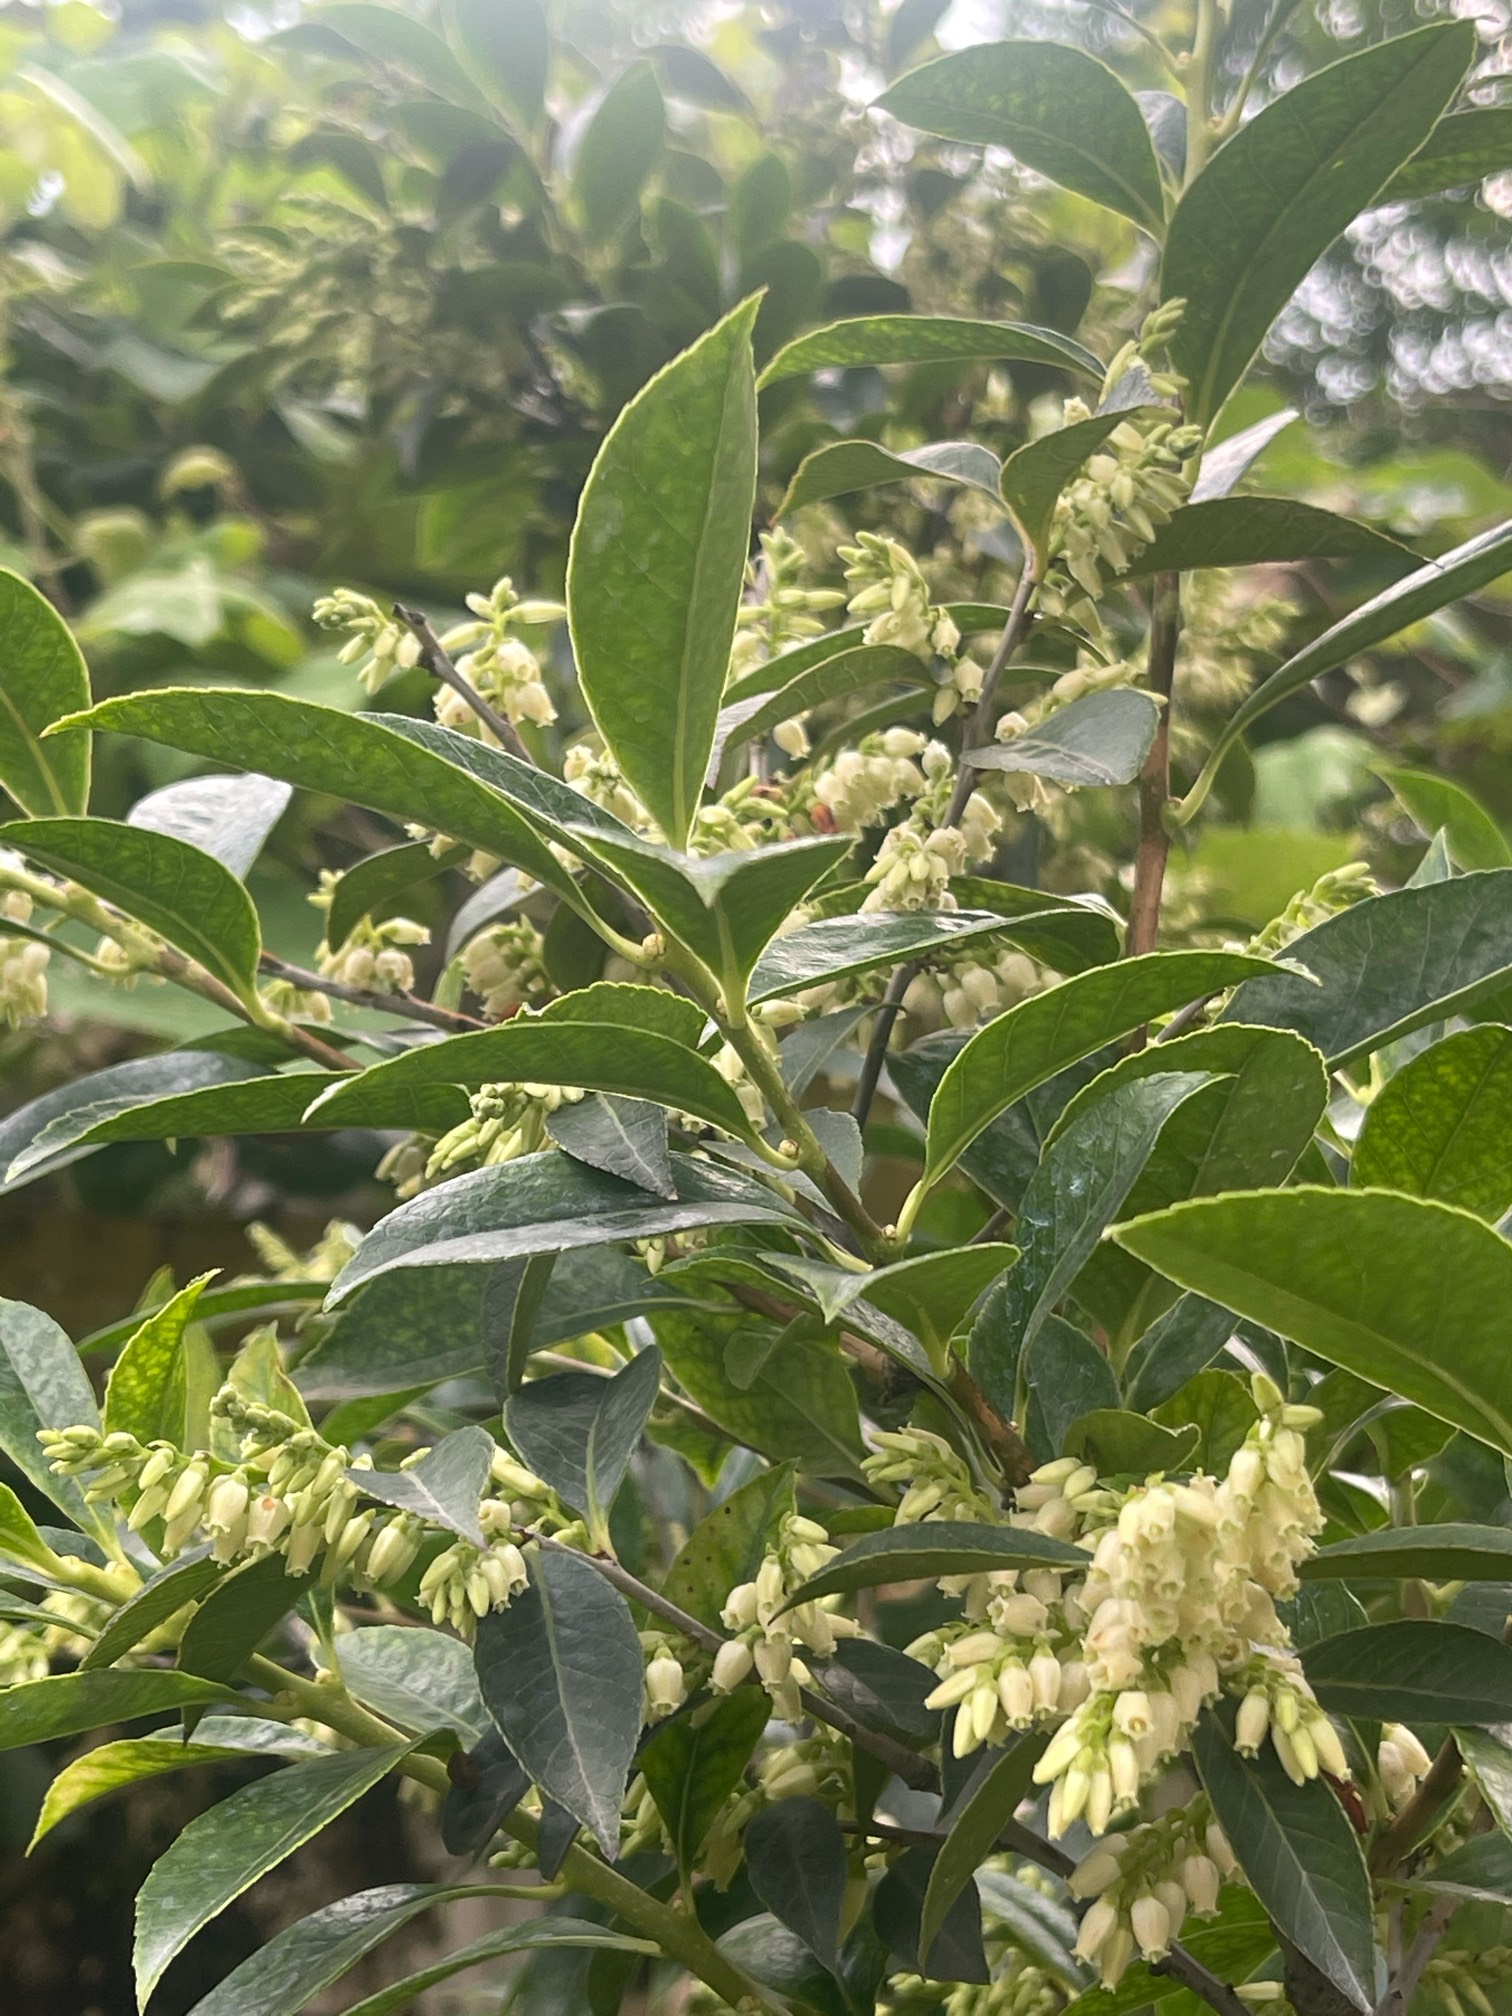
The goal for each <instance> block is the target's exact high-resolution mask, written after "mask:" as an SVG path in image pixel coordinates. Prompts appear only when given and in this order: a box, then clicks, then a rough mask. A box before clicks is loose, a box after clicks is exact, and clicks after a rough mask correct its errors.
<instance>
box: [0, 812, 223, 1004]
mask: <svg viewBox="0 0 1512 2016" xmlns="http://www.w3.org/2000/svg"><path fill="white" fill-rule="evenodd" d="M0 846H10V847H18V848H20V849H21V850H22V851H23V852H24V853H25V854H26V855H27V856H28V857H29V858H30V859H31V860H33V861H40V862H41V863H42V865H43V866H44V867H47V868H51V869H52V870H53V871H54V872H55V873H56V874H59V875H66V876H70V877H72V879H73V880H74V881H76V882H82V883H83V885H84V887H85V888H86V889H88V890H89V891H90V892H91V894H93V895H95V896H103V897H104V898H105V899H106V901H107V902H110V903H113V904H114V905H115V906H116V908H117V909H119V910H124V911H125V912H126V914H127V915H128V916H129V917H134V918H136V919H137V920H138V922H140V923H142V924H145V925H146V926H147V927H148V929H149V930H152V931H156V932H158V933H159V934H160V935H161V936H162V937H164V938H166V939H167V941H168V943H169V944H170V945H173V946H176V947H177V949H178V950H179V951H180V952H182V953H184V954H186V956H187V957H189V958H190V959H193V960H196V961H197V962H198V963H199V964H200V965H201V966H203V967H204V968H205V970H206V972H207V973H210V974H213V975H214V977H215V978H216V979H217V980H219V981H221V982H222V983H223V984H224V985H225V986H227V987H229V988H230V990H231V992H232V993H233V994H235V995H237V996H238V997H239V998H240V999H241V1000H243V1001H249V1000H252V999H253V998H254V997H255V995H256V992H257V961H258V955H259V954H260V953H261V951H262V933H261V931H260V930H259V929H258V923H257V912H256V910H254V909H253V907H252V899H251V897H250V896H249V895H248V894H247V892H246V890H245V889H244V888H243V887H242V885H241V883H240V882H238V881H237V879H236V877H235V876H234V875H233V874H232V873H231V871H230V869H229V868H224V867H222V866H221V864H220V862H219V861H217V860H216V859H215V857H214V856H213V855H211V854H206V853H203V852H202V851H201V850H200V849H199V848H198V847H193V846H191V845H190V844H189V842H188V841H187V840H177V839H175V838H174V837H173V836H172V835H171V834H168V833H153V832H149V831H147V830H146V829H144V828H139V827H135V826H122V825H120V824H118V823H117V822H116V821H115V820H113V819H30V820H17V821H16V822H14V823H13V824H11V825H9V826H0Z"/></svg>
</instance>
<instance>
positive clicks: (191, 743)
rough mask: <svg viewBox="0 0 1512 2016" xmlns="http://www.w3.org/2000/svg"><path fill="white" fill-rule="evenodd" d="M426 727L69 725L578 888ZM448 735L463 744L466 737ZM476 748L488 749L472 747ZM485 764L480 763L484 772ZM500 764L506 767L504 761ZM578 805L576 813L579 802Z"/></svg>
mask: <svg viewBox="0 0 1512 2016" xmlns="http://www.w3.org/2000/svg"><path fill="white" fill-rule="evenodd" d="M384 11H385V12H387V11H388V10H384ZM417 25H418V24H417ZM426 725H427V724H424V723H409V722H406V721H404V720H403V718H402V717H399V716H394V717H389V716H383V715H362V714H347V713H344V712H343V711H342V710H341V709H340V708H338V707H321V706H317V705H316V704H315V703H314V702H313V701H309V700H296V699H292V698H290V697H289V696H288V695H287V694H283V693H268V692H255V691H252V690H251V689H249V688H246V687H239V686H228V687H216V686H193V687H160V688H158V689H156V690H154V691H151V692H145V693H122V694H118V695H117V696H116V698H115V699H113V700H105V701H102V702H101V703H100V705H99V706H98V707H94V708H91V709H90V710H89V711H88V712H87V713H84V714H75V715H71V716H70V717H68V726H69V727H70V728H73V729H77V728H82V727H89V728H99V729H104V728H109V729H112V730H114V731H116V732H117V733H119V734H123V735H140V736H142V737H143V738H144V739H145V740H147V741H149V742H164V743H166V744H167V745H168V747H169V748H171V749H184V750H187V751H188V752H189V753H190V754H191V755H196V756H206V757H209V758H210V759H211V760H212V761H214V762H217V763H227V764H232V765H234V766H235V767H237V768H238V769H240V768H243V767H245V766H246V765H248V764H253V765H255V766H256V767H257V768H258V769H259V770H263V771H266V772H267V773H268V775H269V776H273V777H284V778H287V780H288V781H289V783H291V784H297V785H299V786H301V787H302V788H303V789H305V790H308V791H320V792H324V793H326V794H328V795H329V796H330V797H333V798H340V799H345V800H347V801H349V802H350V803H352V804H355V805H365V806H366V807H367V808H368V809H369V810H370V811H373V812H384V813H387V814H388V815H389V817H390V818H393V819H400V820H406V821H409V822H412V823H414V824H416V825H419V826H423V827H425V828H426V829H427V830H429V829H432V828H439V829H440V830H442V831H443V832H446V833H448V834H450V835H451V836H452V837H453V838H454V839H456V840H465V841H466V842H467V843H468V844H469V846H472V847H480V848H482V849H484V850H485V851H486V852H487V853H490V854H497V855H498V856H500V858H501V859H503V860H506V861H508V862H510V863H512V865H513V866H515V867H517V868H522V869H524V870H525V872H526V873H527V874H529V875H531V876H533V877H534V878H535V880H536V881H538V882H544V883H545V885H546V887H547V888H548V889H555V890H557V891H558V892H559V893H562V892H566V891H568V890H571V889H572V888H573V883H572V878H571V877H570V876H569V875H568V874H567V872H566V870H565V869H564V868H562V866H561V865H560V863H559V862H558V861H557V858H556V856H555V855H554V854H553V853H552V852H551V850H550V848H549V847H548V846H547V845H546V843H545V842H544V841H543V840H542V839H541V838H539V837H538V835H537V833H536V831H535V829H534V828H533V827H532V826H531V825H530V824H529V822H528V821H527V819H526V818H525V817H524V816H523V815H522V813H521V812H520V811H519V810H517V809H516V807H515V806H514V805H513V804H512V803H509V802H507V801H506V800H505V799H504V798H503V797H502V796H501V795H500V793H499V792H498V791H497V790H495V789H492V788H490V786H489V785H487V784H486V783H483V782H480V781H479V779H478V778H477V777H475V776H472V775H470V774H467V773H465V772H464V771H463V770H461V769H459V767H458V765H457V764H456V763H454V762H448V761H447V760H446V757H445V756H443V755H441V754H440V753H438V751H439V750H440V749H443V748H449V747H450V744H449V743H448V742H447V741H446V740H445V737H444V731H442V730H439V729H436V730H432V731H431V735H430V737H429V738H426V737H424V736H423V735H422V733H421V732H420V731H422V730H424V728H425V727H426ZM452 739H453V740H454V741H456V742H459V743H466V742H467V741H469V740H470V739H471V738H468V737H465V736H460V735H459V736H456V737H454V738H452ZM473 747H474V748H475V749H481V747H482V745H481V744H479V743H476V742H474V743H473ZM487 753H488V754H489V755H498V754H500V753H501V752H498V751H490V752H487ZM485 760H486V759H485V758H480V759H478V761H479V767H480V768H481V767H482V766H483V762H484V761H485ZM494 767H495V769H498V770H502V769H503V765H502V764H501V765H496V766H494ZM518 767H519V768H521V769H524V768H526V766H525V765H523V764H522V765H520V766H518ZM505 774H508V773H507V771H506V772H505ZM559 788H560V789H562V790H565V789H567V787H566V786H560V787H559ZM573 795H574V798H576V794H575V793H574V794H573ZM577 803H578V805H579V807H580V808H581V807H582V806H583V803H584V801H583V800H581V799H577ZM580 816H581V810H580Z"/></svg>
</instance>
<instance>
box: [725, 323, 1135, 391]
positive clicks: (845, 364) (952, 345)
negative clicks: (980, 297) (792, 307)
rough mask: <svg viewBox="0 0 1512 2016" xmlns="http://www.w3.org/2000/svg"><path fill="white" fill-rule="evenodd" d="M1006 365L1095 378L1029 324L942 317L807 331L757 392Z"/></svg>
mask: <svg viewBox="0 0 1512 2016" xmlns="http://www.w3.org/2000/svg"><path fill="white" fill-rule="evenodd" d="M996 359H1006V360H1007V361H1009V362H1012V363H1022V362H1027V363H1034V364H1054V365H1060V366H1063V367H1065V368H1067V369H1070V370H1072V371H1084V372H1086V373H1087V375H1088V376H1089V377H1093V378H1101V377H1102V370H1103V367H1102V365H1101V364H1100V363H1099V362H1098V360H1097V358H1096V357H1094V356H1093V354H1092V352H1091V351H1090V350H1087V349H1084V348H1083V347H1082V345H1081V344H1080V343H1077V342H1074V341H1073V340H1072V338H1071V337H1069V336H1062V335H1061V334H1060V332H1059V331H1058V330H1055V329H1038V328H1036V327H1035V326H1034V324H1033V323H1032V322H963V321H958V320H953V319H952V318H951V317H949V316H945V315H860V316H857V317H856V318H855V319H854V320H852V321H849V322H832V323H830V325H829V326H828V327H827V328H824V329H812V330H810V331H809V333H808V334H807V335H806V336H800V337H798V338H797V340H796V341H795V342H792V343H789V344H788V345H787V346H786V348H785V349H782V350H779V351H778V352H777V355H776V356H775V357H774V358H773V359H772V361H771V363H770V364H768V366H767V367H766V369H765V370H764V371H763V372H762V374H761V376H760V378H759V379H758V380H757V381H756V382H757V384H758V385H760V386H767V385H775V384H776V383H777V381H778V380H779V379H780V378H796V377H798V376H799V375H801V374H803V373H806V372H809V371H829V370H834V369H836V368H837V367H838V368H839V369H842V370H850V369H853V368H855V367H856V366H858V365H867V364H956V363H961V364H966V363H973V362H978V361H980V362H984V363H985V362H990V361H993V360H996Z"/></svg>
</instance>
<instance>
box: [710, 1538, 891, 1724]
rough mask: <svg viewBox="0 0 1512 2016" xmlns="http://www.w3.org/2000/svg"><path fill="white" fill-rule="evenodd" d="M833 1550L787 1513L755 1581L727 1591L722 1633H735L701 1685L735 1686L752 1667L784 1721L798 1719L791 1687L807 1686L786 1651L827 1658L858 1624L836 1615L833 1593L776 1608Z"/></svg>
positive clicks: (799, 1665) (720, 1689)
mask: <svg viewBox="0 0 1512 2016" xmlns="http://www.w3.org/2000/svg"><path fill="white" fill-rule="evenodd" d="M839 1551H840V1550H839V1548H838V1547H834V1546H831V1544H830V1539H829V1535H828V1534H827V1533H826V1532H825V1530H824V1528H823V1527H822V1526H820V1525H819V1524H817V1523H816V1521H814V1520H812V1519H806V1518H804V1517H803V1515H802V1514H801V1513H797V1512H791V1513H789V1514H788V1516H787V1517H786V1518H785V1519H784V1520H783V1522H782V1525H781V1527H780V1528H779V1529H778V1535H777V1542H776V1545H775V1546H774V1547H773V1548H771V1549H770V1550H769V1552H768V1553H767V1555H766V1557H765V1559H764V1560H763V1561H762V1564H761V1566H760V1568H758V1569H757V1571H756V1575H755V1578H754V1579H753V1580H752V1581H750V1582H741V1583H739V1584H738V1585H737V1586H736V1587H735V1588H734V1589H732V1590H731V1591H730V1594H729V1597H728V1599H727V1601H726V1603H725V1606H724V1608H723V1610H721V1612H720V1616H721V1618H722V1619H723V1621H724V1625H725V1628H726V1629H727V1630H728V1631H731V1632H732V1633H734V1634H735V1635H734V1636H733V1637H730V1638H728V1639H726V1641H725V1642H724V1644H723V1645H721V1646H720V1648H719V1650H718V1652H717V1653H716V1654H715V1655H714V1670H713V1672H712V1674H711V1675H710V1678H709V1685H710V1686H711V1687H712V1688H713V1689H714V1691H715V1693H716V1694H728V1693H729V1692H730V1690H731V1688H733V1687H738V1686H739V1685H740V1684H741V1682H742V1681H743V1680H745V1679H746V1678H747V1676H748V1675H749V1674H750V1672H751V1670H752V1668H753V1667H754V1668H755V1671H756V1676H757V1678H758V1679H759V1680H760V1681H761V1684H762V1685H763V1686H764V1687H765V1688H766V1690H767V1692H768V1693H769V1694H770V1695H771V1697H772V1700H773V1703H774V1704H775V1706H776V1708H777V1712H778V1713H779V1714H780V1715H782V1716H783V1717H784V1718H785V1719H786V1720H787V1721H789V1722H794V1721H796V1720H797V1719H798V1716H799V1714H800V1712H801V1709H800V1703H799V1698H798V1690H799V1689H800V1688H801V1687H806V1686H807V1685H808V1683H809V1679H810V1674H809V1670H808V1668H807V1667H806V1666H805V1665H804V1663H803V1660H802V1659H801V1658H800V1657H798V1656H797V1655H796V1653H795V1652H794V1649H793V1648H794V1647H795V1646H800V1645H801V1646H803V1647H805V1648H806V1649H807V1650H808V1651H811V1652H815V1653H817V1654H818V1655H819V1657H820V1658H821V1659H827V1658H828V1657H829V1656H830V1654H831V1653H832V1652H833V1651H834V1649H835V1646H836V1643H837V1642H838V1641H839V1640H840V1639H841V1638H855V1637H858V1636H859V1635H860V1631H861V1627H860V1625H859V1624H857V1623H856V1622H855V1621H854V1619H853V1618H850V1617H844V1616H841V1615H840V1614H839V1605H840V1603H841V1601H842V1598H841V1597H839V1596H821V1597H818V1598H817V1599H816V1600H814V1601H812V1602H808V1603H799V1604H797V1605H796V1606H795V1607H794V1608H793V1609H791V1610H789V1609H785V1608H784V1607H783V1606H784V1605H785V1604H786V1602H787V1600H788V1598H789V1596H791V1595H792V1593H793V1591H794V1590H795V1589H797V1588H799V1587H800V1586H801V1584H803V1583H804V1582H806V1581H807V1580H808V1579H809V1577H810V1576H812V1575H817V1574H818V1573H819V1570H820V1569H821V1568H823V1567H824V1566H825V1565H826V1563H828V1562H830V1561H833V1560H834V1558H835V1556H836V1555H837V1554H838V1553H839Z"/></svg>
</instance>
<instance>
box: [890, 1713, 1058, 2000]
mask: <svg viewBox="0 0 1512 2016" xmlns="http://www.w3.org/2000/svg"><path fill="white" fill-rule="evenodd" d="M1044 1748H1045V1739H1044V1738H1043V1737H1041V1736H1018V1737H1015V1738H1013V1739H1012V1740H1010V1742H1009V1744H1008V1746H1007V1748H1006V1749H1004V1750H1003V1751H1001V1752H1000V1753H999V1754H998V1755H997V1756H995V1757H993V1758H992V1759H991V1762H990V1763H989V1765H988V1767H987V1769H986V1770H985V1771H984V1772H983V1773H982V1775H981V1777H980V1778H978V1779H977V1780H976V1781H975V1782H974V1784H973V1786H972V1788H971V1790H970V1792H969V1793H968V1795H967V1796H966V1797H965V1798H964V1799H963V1800H962V1801H960V1802H959V1804H958V1805H957V1806H956V1807H955V1809H954V1810H953V1814H952V1817H951V1822H950V1833H949V1836H948V1837H947V1839H946V1841H945V1844H944V1846H943V1847H942V1848H941V1849H940V1851H939V1853H938V1854H937V1855H936V1857H935V1859H934V1866H933V1868H932V1869H931V1870H930V1872H929V1886H928V1888H927V1889H926V1890H925V1892H924V1905H923V1910H922V1912H921V1914H920V1923H919V1957H920V1961H921V1963H922V1971H923V1972H924V1973H926V1974H928V1973H930V1972H931V1971H932V1970H931V1965H930V1963H931V1962H932V1960H933V1957H934V1955H933V1951H932V1949H933V1947H934V1944H935V1941H936V1939H937V1938H938V1936H939V1934H940V1932H941V1930H942V1928H943V1927H944V1925H945V1924H946V1922H947V1920H948V1918H949V1915H950V1912H951V1911H952V1909H953V1908H954V1907H955V1905H956V1903H957V1901H958V1899H959V1898H961V1897H962V1896H963V1895H964V1894H965V1892H966V1891H967V1890H968V1888H969V1887H970V1885H971V1880H972V1878H973V1876H975V1874H976V1872H977V1869H978V1868H979V1867H980V1865H981V1864H982V1863H983V1862H985V1861H986V1859H987V1857H988V1856H989V1855H990V1854H991V1853H992V1850H993V1846H994V1844H995V1843H996V1841H997V1838H998V1836H999V1835H1000V1834H1001V1833H1002V1831H1003V1829H1004V1828H1005V1827H1006V1826H1007V1825H1008V1822H1009V1821H1010V1820H1011V1819H1012V1818H1013V1816H1014V1813H1015V1812H1016V1811H1017V1809H1018V1806H1019V1802H1020V1801H1021V1800H1022V1799H1023V1798H1025V1797H1026V1796H1027V1794H1028V1792H1029V1789H1030V1779H1031V1777H1032V1775H1033V1772H1034V1767H1035V1765H1036V1764H1037V1763H1038V1762H1039V1759H1040V1757H1041V1755H1042V1754H1043V1752H1044Z"/></svg>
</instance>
